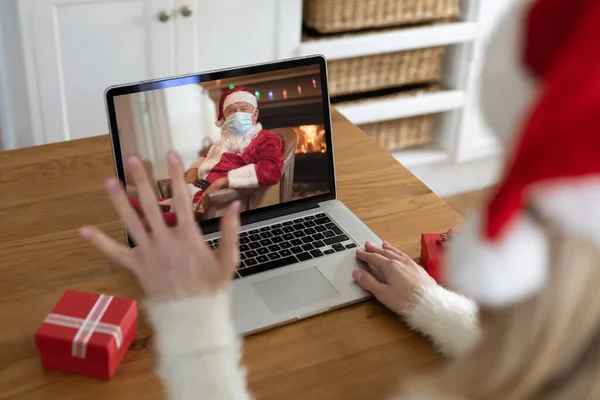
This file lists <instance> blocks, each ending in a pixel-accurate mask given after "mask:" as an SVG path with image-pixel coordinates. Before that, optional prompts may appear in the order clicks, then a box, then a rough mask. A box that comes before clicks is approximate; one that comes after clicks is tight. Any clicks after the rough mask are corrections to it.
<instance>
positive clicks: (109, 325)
mask: <svg viewBox="0 0 600 400" xmlns="http://www.w3.org/2000/svg"><path fill="white" fill-rule="evenodd" d="M136 317H137V305H136V302H135V301H133V300H128V299H122V298H118V297H113V296H107V295H104V294H94V293H87V292H80V291H77V290H67V291H66V292H65V294H64V295H63V297H62V298H61V299H60V300H59V302H58V303H57V304H56V306H55V307H54V309H52V312H51V313H50V314H48V315H47V316H46V318H45V319H44V322H43V323H42V325H41V326H40V328H39V329H38V331H37V332H36V333H35V344H36V347H37V348H38V351H39V353H40V356H41V359H42V367H44V368H47V369H54V370H58V371H63V372H70V373H76V374H81V375H86V376H91V377H95V378H100V379H110V378H111V377H112V376H113V374H114V373H115V371H116V369H117V367H118V365H119V363H120V362H121V360H122V359H123V356H124V355H125V353H126V352H127V349H128V348H129V345H130V344H131V342H132V341H133V338H134V337H135V328H136V326H135V322H136Z"/></svg>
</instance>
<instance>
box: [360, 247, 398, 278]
mask: <svg viewBox="0 0 600 400" xmlns="http://www.w3.org/2000/svg"><path fill="white" fill-rule="evenodd" d="M356 257H357V258H358V259H359V260H361V261H364V262H366V263H367V264H370V265H372V266H373V267H375V268H377V269H378V270H380V271H381V272H383V273H384V274H385V272H386V271H387V270H388V269H389V267H391V263H393V262H394V260H393V259H389V258H387V257H384V256H382V255H381V254H378V253H369V252H366V251H362V250H358V251H357V252H356Z"/></svg>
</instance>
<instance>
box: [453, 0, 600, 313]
mask: <svg viewBox="0 0 600 400" xmlns="http://www.w3.org/2000/svg"><path fill="white" fill-rule="evenodd" d="M516 3H517V4H515V5H514V6H513V8H512V9H511V10H509V12H508V13H507V14H506V15H505V16H504V17H503V19H502V21H501V23H500V25H499V28H498V31H497V32H496V34H495V35H494V36H495V37H492V39H491V41H490V43H495V44H496V46H497V47H496V48H490V49H488V54H496V58H494V59H490V60H486V62H487V63H490V62H492V63H495V62H498V63H502V62H503V61H502V60H500V58H501V57H504V58H505V59H507V60H513V58H514V60H516V61H517V62H516V63H515V64H516V65H515V66H512V67H511V66H509V65H506V66H505V65H497V64H495V65H488V66H484V74H483V78H482V89H481V90H482V91H486V92H487V93H488V94H489V96H497V97H496V98H494V97H489V96H488V97H486V95H485V94H484V95H482V102H484V103H485V102H486V101H487V104H484V105H483V106H482V108H483V109H484V114H486V115H485V116H486V117H487V119H488V120H489V121H488V122H490V123H489V125H490V126H491V128H492V129H495V130H496V131H500V132H498V133H500V134H501V135H505V136H508V135H509V133H510V132H509V131H511V130H512V131H513V132H514V133H516V134H518V135H517V136H516V137H515V138H514V140H507V141H506V142H507V143H511V142H512V145H513V151H512V153H510V154H511V158H510V159H509V160H507V169H506V172H505V174H504V176H503V178H502V180H501V182H500V184H499V187H498V190H497V192H496V193H495V195H494V196H493V197H492V198H491V200H490V202H489V204H487V207H486V209H485V210H484V211H483V212H482V213H479V214H474V215H472V216H471V217H470V218H468V219H467V221H466V223H465V225H464V227H463V229H461V231H462V234H461V235H460V237H459V238H457V240H455V242H454V243H453V247H452V249H451V251H450V255H449V262H448V279H449V281H450V283H451V284H452V286H453V287H455V288H457V289H458V290H460V291H462V292H464V293H465V294H467V295H469V296H471V297H473V298H474V299H475V300H477V301H479V302H480V303H482V304H485V305H487V306H505V305H508V304H511V303H514V302H516V301H519V300H522V299H524V298H526V297H528V296H531V295H532V294H534V293H536V292H537V291H538V290H539V289H540V288H541V287H542V286H543V284H544V281H545V278H546V275H547V269H548V264H549V254H548V253H549V243H548V238H547V235H546V234H545V232H544V229H543V228H542V225H541V224H540V223H539V221H537V220H536V218H535V217H534V215H535V213H531V212H529V211H528V210H530V209H534V210H535V211H536V213H538V214H539V215H541V216H543V217H544V218H547V219H549V220H552V221H553V222H554V223H555V224H556V225H557V226H558V227H559V229H561V230H562V231H563V232H566V233H570V234H577V235H582V236H586V237H588V238H590V239H591V240H595V241H596V243H597V244H598V245H599V246H600V41H598V36H597V31H598V27H599V26H600V2H598V1H594V0H538V1H533V0H530V1H524V2H516ZM511 25H514V26H512V27H511ZM490 46H492V44H490ZM516 55H519V56H518V57H517V56H516ZM491 57H493V56H491ZM511 68H512V69H511ZM486 71H487V75H486ZM502 74H505V75H506V76H505V78H506V79H503V78H502V77H500V75H502ZM523 88H530V89H531V90H530V91H529V92H528V93H527V91H524V90H523ZM511 90H512V91H514V92H515V93H516V94H515V96H520V97H519V98H516V97H515V98H514V99H509V98H508V97H510V91H511ZM514 104H516V105H517V106H518V107H521V108H522V109H523V110H525V111H526V112H525V113H523V114H519V112H518V111H517V110H515V109H514V107H513V105H514ZM486 110H487V111H486ZM503 113H504V115H503ZM503 116H504V117H505V118H504V119H503V118H502V117H503ZM511 118H512V120H511ZM503 130H504V132H502V131H503Z"/></svg>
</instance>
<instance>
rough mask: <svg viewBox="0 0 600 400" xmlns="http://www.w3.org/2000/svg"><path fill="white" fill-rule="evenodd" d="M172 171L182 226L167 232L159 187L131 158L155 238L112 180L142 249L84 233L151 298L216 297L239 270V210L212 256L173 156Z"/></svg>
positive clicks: (235, 207) (92, 231)
mask: <svg viewBox="0 0 600 400" xmlns="http://www.w3.org/2000/svg"><path fill="white" fill-rule="evenodd" d="M168 165H169V175H170V178H171V183H172V191H173V206H174V210H175V212H176V214H177V226H175V227H173V228H169V227H167V225H166V224H165V222H164V219H163V216H162V214H161V212H160V209H159V207H158V204H157V200H156V196H155V194H154V190H153V189H152V184H153V183H154V182H150V181H149V179H148V176H147V174H146V172H145V170H144V168H143V166H142V163H141V162H140V160H139V159H138V158H131V159H129V160H128V168H129V170H130V171H131V173H132V176H133V180H134V181H135V185H136V187H137V188H138V192H139V198H140V203H141V206H142V208H143V211H144V214H145V215H146V218H147V220H148V222H149V224H150V228H151V232H147V231H146V229H144V227H143V225H142V223H141V221H140V218H139V216H138V214H137V213H136V211H135V210H134V209H133V208H132V207H131V205H130V203H129V201H128V198H127V195H126V193H125V191H124V189H123V186H122V185H121V184H120V183H119V181H117V180H116V179H111V180H109V181H107V182H106V189H107V192H108V196H109V198H110V200H111V202H112V204H113V206H114V208H115V210H116V211H117V213H118V214H119V217H120V218H121V221H123V223H124V224H125V227H126V228H127V230H128V231H129V234H130V235H131V236H132V238H133V240H134V241H135V243H136V245H137V247H135V248H134V249H132V250H131V249H129V248H128V247H126V246H125V245H123V244H121V243H119V242H117V241H115V240H114V239H112V238H110V237H109V236H108V235H106V234H105V233H103V232H102V231H100V230H98V229H97V228H94V227H83V228H81V229H80V231H79V233H80V234H81V236H83V237H84V238H86V239H87V240H89V241H90V242H91V243H92V244H93V245H94V246H95V247H96V248H98V249H99V250H100V251H101V252H103V253H104V254H106V255H107V256H108V257H109V258H110V259H112V260H113V261H115V262H116V263H117V264H120V265H122V266H124V267H125V268H127V269H129V270H130V271H132V272H133V273H134V274H135V275H136V277H137V279H138V280H139V282H140V284H141V286H142V287H143V289H144V290H145V292H146V295H147V296H148V297H149V298H152V299H173V298H180V297H189V296H194V295H202V294H209V293H214V292H217V291H219V290H220V289H222V288H224V287H225V286H227V285H228V284H229V283H230V282H231V280H232V276H233V274H234V271H235V269H236V267H237V266H238V264H239V259H240V256H239V251H238V233H239V229H240V219H239V208H240V204H239V202H235V203H233V204H232V206H230V207H229V209H228V210H227V212H226V214H225V216H224V217H223V218H222V220H221V235H222V236H221V240H220V245H219V249H218V250H217V251H212V250H211V249H210V248H209V247H208V246H207V245H206V244H205V242H204V238H203V237H202V232H201V231H200V228H199V226H198V223H197V222H196V221H195V219H194V216H193V213H192V204H191V199H190V197H189V195H188V190H187V188H186V182H185V179H184V173H183V168H182V166H181V163H180V161H179V159H178V157H177V156H176V155H175V154H173V153H171V154H169V156H168Z"/></svg>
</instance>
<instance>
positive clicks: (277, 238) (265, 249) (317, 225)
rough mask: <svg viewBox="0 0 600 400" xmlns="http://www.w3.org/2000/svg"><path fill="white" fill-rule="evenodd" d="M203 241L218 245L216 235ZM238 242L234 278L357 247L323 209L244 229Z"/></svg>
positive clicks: (210, 244)
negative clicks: (312, 213)
mask: <svg viewBox="0 0 600 400" xmlns="http://www.w3.org/2000/svg"><path fill="white" fill-rule="evenodd" d="M206 243H207V244H208V245H209V246H211V247H212V248H217V247H218V245H219V239H213V240H207V241H206ZM239 244H240V257H241V263H240V266H239V267H238V269H237V272H236V275H235V276H234V279H239V278H244V277H247V276H251V275H255V274H259V273H261V272H266V271H270V270H273V269H276V268H281V267H286V266H288V265H292V264H296V263H299V262H301V261H307V260H311V259H313V258H319V257H324V256H327V255H330V254H334V253H338V252H340V251H345V250H349V249H353V248H356V247H357V245H356V243H355V242H354V241H353V240H352V239H350V237H349V236H348V235H346V234H345V233H344V231H342V230H341V229H340V227H339V226H338V225H337V224H336V223H335V222H333V221H332V220H331V219H330V218H329V217H328V216H327V215H326V214H324V213H320V214H315V215H310V216H308V217H304V218H296V219H293V220H290V221H286V222H283V223H279V224H273V225H269V226H265V227H262V228H260V229H252V230H248V231H243V232H241V233H240V239H239Z"/></svg>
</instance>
